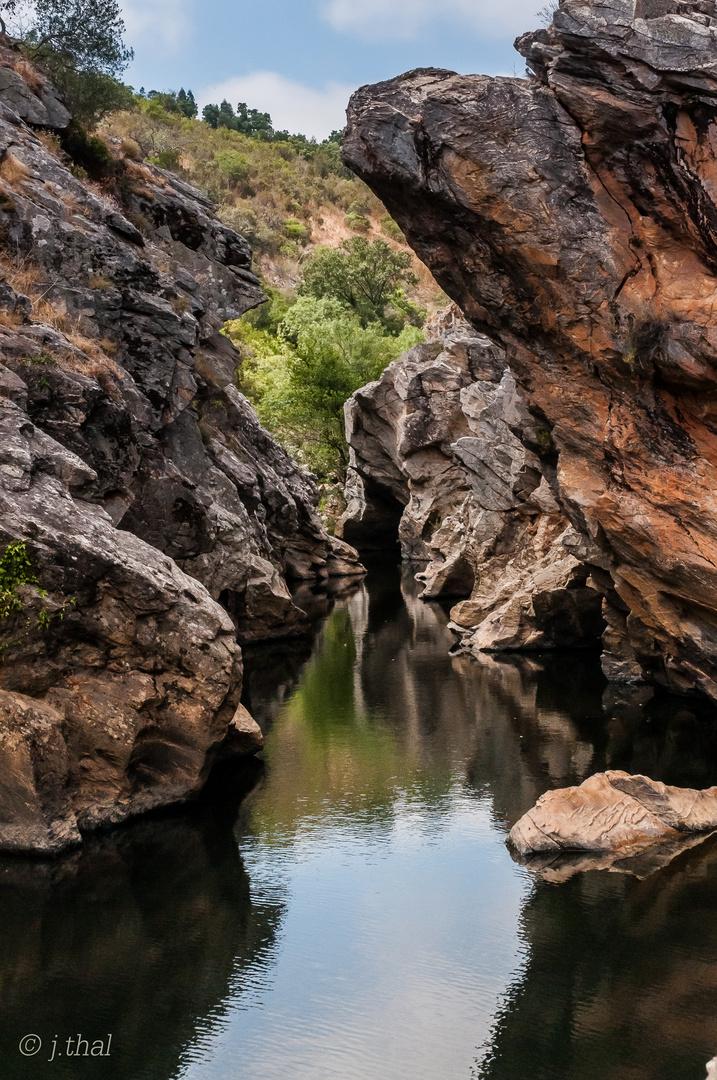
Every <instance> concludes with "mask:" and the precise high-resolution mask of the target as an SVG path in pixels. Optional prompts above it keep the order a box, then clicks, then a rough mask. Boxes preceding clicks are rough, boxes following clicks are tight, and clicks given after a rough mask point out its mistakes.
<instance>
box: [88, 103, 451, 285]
mask: <svg viewBox="0 0 717 1080" xmlns="http://www.w3.org/2000/svg"><path fill="white" fill-rule="evenodd" d="M182 94H183V92H180V94H174V93H172V94H169V93H157V92H154V91H152V92H150V94H148V95H146V96H141V95H136V96H135V99H134V102H135V104H134V108H133V109H132V110H129V109H128V110H121V111H117V112H114V113H112V114H111V115H110V116H109V117H107V118H105V120H104V121H103V123H102V124H101V126H100V128H99V133H100V134H105V135H110V136H118V137H119V138H121V139H123V140H124V143H125V146H126V149H127V152H128V153H129V154H130V155H131V154H133V153H134V154H136V156H137V157H141V158H144V159H146V160H148V161H150V162H151V163H152V164H154V165H158V166H159V167H160V168H164V169H170V170H172V171H173V172H176V173H177V174H178V175H179V176H181V177H182V178H183V179H184V180H187V181H188V182H189V183H190V184H193V185H195V186H196V187H198V188H200V189H201V190H203V191H206V192H207V193H208V195H209V196H210V198H211V199H212V200H213V201H214V202H215V203H216V204H217V207H218V214H219V217H220V218H221V220H222V221H224V222H225V224H227V225H229V226H230V227H231V228H233V229H236V231H237V232H239V233H241V234H242V235H243V236H246V238H247V239H248V240H249V242H250V243H251V244H252V246H253V248H254V252H255V271H256V272H257V273H258V274H259V276H261V277H262V279H263V280H264V281H265V282H266V283H267V284H269V285H271V286H275V287H277V288H279V289H281V290H282V291H286V290H289V291H291V290H292V289H293V288H294V287H295V285H296V284H297V282H298V280H299V278H300V277H301V267H302V265H303V263H304V261H305V259H306V257H307V255H308V253H309V252H310V251H311V249H312V247H314V246H319V245H326V246H328V247H338V246H339V244H340V243H341V242H342V241H343V240H345V239H347V238H349V237H351V236H356V235H362V236H366V237H369V238H378V237H381V238H383V239H384V240H387V241H388V242H389V243H390V244H391V245H392V246H393V247H395V248H396V249H400V250H403V251H408V250H409V248H408V246H407V245H406V244H405V241H404V240H403V235H402V233H401V231H400V229H399V228H398V226H397V225H396V223H395V222H394V221H393V220H392V218H391V217H390V216H389V215H388V214H387V212H386V209H385V207H384V206H383V204H382V203H381V202H380V201H379V200H378V199H377V198H376V196H375V195H374V194H373V193H372V192H371V191H369V189H368V187H366V185H365V184H364V183H363V182H362V181H361V180H359V179H358V178H357V177H356V176H354V175H353V174H352V173H351V172H349V170H348V169H347V168H346V167H345V166H344V165H343V164H342V163H341V159H340V157H339V143H340V133H338V132H334V133H333V134H332V136H331V137H330V138H329V139H326V140H324V141H323V142H316V141H314V140H310V139H306V138H305V137H304V136H302V135H290V134H289V133H288V132H275V131H274V130H273V128H272V127H271V118H270V117H269V116H268V114H266V113H258V112H257V111H256V110H247V109H246V106H245V105H243V103H240V105H239V107H238V110H237V113H234V110H233V109H232V107H231V106H229V105H228V104H227V103H226V102H223V103H222V106H224V107H226V109H227V110H228V112H227V113H225V116H224V124H226V122H227V121H229V122H231V121H232V120H233V121H234V122H235V123H236V124H237V125H238V126H243V127H244V128H245V129H247V130H248V131H249V133H248V134H247V133H245V132H243V131H240V130H235V129H233V128H231V127H227V126H224V124H222V123H221V122H220V123H219V124H218V125H217V126H216V127H214V126H212V124H211V122H208V121H207V120H199V119H196V118H195V117H193V116H191V115H188V113H191V112H192V111H193V109H196V106H195V105H194V104H193V98H192V99H191V102H190V103H189V104H188V95H186V94H184V96H183V97H182ZM222 106H214V107H211V106H210V107H208V108H206V109H205V110H204V113H205V115H206V114H207V113H209V120H210V121H212V120H213V119H214V116H213V114H212V112H211V109H212V108H213V109H215V110H216V112H217V113H219V112H220V110H221V108H222ZM242 114H243V117H245V118H246V119H244V123H243V124H242ZM252 114H254V115H253V116H252ZM265 121H268V131H267V130H266V127H263V126H262V125H263V124H264V123H265ZM252 129H253V130H252ZM414 272H415V274H416V276H417V279H418V280H417V283H416V286H415V290H414V296H413V297H412V299H415V300H416V301H417V302H418V303H421V304H423V305H428V306H431V305H432V304H433V303H434V302H435V300H436V298H437V296H438V288H437V286H436V284H435V282H434V281H433V278H432V277H431V275H430V273H429V272H428V270H427V269H426V268H425V267H424V266H423V265H422V264H421V263H419V262H418V260H416V259H415V258H414Z"/></svg>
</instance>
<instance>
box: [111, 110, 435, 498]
mask: <svg viewBox="0 0 717 1080" xmlns="http://www.w3.org/2000/svg"><path fill="white" fill-rule="evenodd" d="M196 113H197V106H196V103H195V101H194V97H193V95H192V94H191V91H190V92H189V93H187V92H185V91H184V90H181V91H180V92H179V93H172V94H168V93H157V92H150V93H149V94H145V93H144V91H142V92H141V93H140V94H138V95H136V96H135V99H134V107H133V108H132V109H125V110H121V111H117V112H114V113H112V114H111V115H110V116H108V117H107V118H106V119H105V120H104V122H103V123H102V124H101V126H100V128H99V129H98V132H99V134H100V135H101V136H102V137H104V138H105V139H110V140H114V145H116V143H117V141H118V140H119V141H120V144H121V148H122V152H123V153H124V154H125V155H126V156H127V157H129V158H130V159H131V158H132V157H134V158H136V159H137V160H141V159H145V160H147V161H149V162H150V163H151V164H153V165H156V166H158V167H160V168H164V169H168V170H170V171H172V172H175V173H176V174H178V175H179V176H180V177H181V178H182V179H184V180H187V181H188V182H189V183H191V184H193V185H195V186H196V187H198V188H201V189H202V190H204V191H206V192H207V193H208V194H209V196H210V197H211V198H212V199H213V201H214V202H215V203H216V204H217V207H218V215H219V217H220V218H221V220H222V221H223V222H225V223H226V224H227V225H229V226H230V227H231V228H233V229H235V230H236V231H237V232H239V233H241V234H243V235H244V236H246V237H247V239H248V240H249V241H250V243H251V244H252V246H253V248H254V269H255V272H256V273H257V274H258V276H259V277H260V278H261V280H262V283H263V285H264V288H265V290H266V291H267V293H268V295H269V297H270V301H269V303H268V304H267V305H265V306H264V307H262V308H260V309H258V310H257V311H255V312H253V313H250V314H249V315H248V316H245V317H244V318H243V319H240V320H236V321H234V322H232V323H230V324H228V326H227V328H226V332H227V333H228V334H229V336H230V337H231V339H232V340H233V341H234V343H235V344H236V345H237V347H238V348H239V350H240V352H241V354H242V358H243V363H242V365H241V368H240V369H239V370H238V371H237V384H238V386H239V388H240V389H241V390H242V392H243V393H244V394H245V395H246V396H247V397H248V398H249V400H250V401H251V402H252V404H253V405H254V407H255V408H256V410H257V412H258V413H259V416H260V418H261V420H262V422H263V423H264V425H265V426H266V427H267V428H268V429H269V430H270V431H271V432H272V433H273V434H274V435H275V436H276V437H277V438H278V439H279V440H280V441H281V442H282V443H283V445H284V446H285V447H286V448H287V449H288V450H289V451H290V452H291V453H292V454H293V455H294V456H295V457H296V458H297V459H298V460H299V461H300V462H301V463H302V464H303V465H304V466H305V467H306V468H308V469H310V470H311V471H313V472H315V473H316V474H317V476H318V478H319V480H320V481H321V482H322V483H323V484H325V485H327V490H328V491H329V493H331V491H332V490H333V489H338V487H339V486H340V485H341V484H342V483H343V481H344V479H345V475H346V466H347V463H348V448H347V446H346V442H345V439H344V431H343V404H344V402H345V401H346V400H347V398H348V397H350V395H351V394H352V393H353V392H354V390H356V389H358V387H359V386H362V385H363V384H365V383H366V382H369V381H371V380H373V379H376V378H378V377H379V376H380V374H381V372H382V371H383V370H384V368H385V367H386V365H387V364H389V363H390V362H391V361H392V360H394V359H396V357H398V356H399V355H400V354H401V352H403V351H404V350H405V349H406V348H409V347H410V346H411V345H413V344H415V343H416V342H417V341H420V340H422V339H423V332H422V329H421V328H422V326H423V323H424V322H425V319H426V315H427V313H428V311H429V310H431V309H435V308H436V307H437V306H439V304H440V302H441V300H442V299H443V295H442V294H441V293H440V291H439V289H438V287H437V286H436V284H435V282H434V281H433V278H432V277H431V275H430V274H429V273H428V271H427V270H426V268H425V267H423V266H422V264H421V263H419V262H418V260H417V259H416V258H415V256H414V255H413V253H412V252H411V251H410V250H409V248H408V246H407V245H406V244H405V242H404V240H403V235H402V233H401V231H400V229H399V228H398V226H397V225H396V224H395V222H394V221H393V220H392V219H391V218H390V216H389V215H388V214H387V213H386V210H385V208H384V206H383V205H382V204H381V203H380V202H379V200H378V199H377V198H376V197H375V196H374V195H373V194H372V193H371V192H370V191H369V190H368V188H367V187H366V186H365V184H363V183H362V182H361V181H360V180H359V179H358V178H357V177H355V176H354V175H353V174H352V173H350V172H349V170H348V169H346V167H345V166H344V165H343V164H342V162H341V159H340V156H339V144H340V133H338V132H334V133H333V134H332V136H331V137H330V138H329V139H326V140H324V141H323V142H321V143H319V142H316V141H314V140H309V139H306V138H305V137H304V136H302V135H290V134H289V133H288V132H286V131H279V132H277V131H275V130H274V128H273V126H272V123H271V117H270V116H269V114H268V113H261V112H258V111H257V110H250V109H247V107H246V105H245V104H243V103H240V104H239V105H238V107H237V110H236V112H235V111H234V109H233V108H232V107H231V106H230V105H229V104H228V103H227V102H222V103H221V105H219V106H216V105H210V106H207V107H206V108H205V109H204V112H203V116H204V119H202V120H199V119H197V118H196ZM334 502H335V498H334ZM339 509H340V507H339Z"/></svg>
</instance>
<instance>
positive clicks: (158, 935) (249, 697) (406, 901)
mask: <svg viewBox="0 0 717 1080" xmlns="http://www.w3.org/2000/svg"><path fill="white" fill-rule="evenodd" d="M313 603H314V605H317V604H321V603H324V604H325V605H326V608H327V610H328V608H330V607H331V606H332V604H331V603H328V602H326V601H325V600H322V599H321V598H314V601H313ZM453 643H454V639H453V638H452V636H451V634H450V632H449V631H448V630H447V615H446V613H445V612H444V611H443V610H442V609H441V608H440V607H439V606H437V605H425V604H422V603H421V602H420V601H418V600H417V599H416V588H415V584H414V583H413V581H412V578H411V577H410V575H408V574H404V576H403V579H401V577H400V575H399V574H398V572H395V573H394V572H392V571H391V569H390V568H388V569H384V571H382V572H381V573H374V574H373V575H372V576H371V577H370V578H369V581H368V583H367V586H366V587H362V588H360V589H359V590H358V591H357V592H356V593H355V594H354V595H353V596H351V597H349V598H344V599H342V600H337V601H335V602H334V603H333V610H331V611H330V613H329V614H327V615H326V616H325V618H324V619H323V621H320V622H318V623H317V625H316V628H315V634H314V638H313V640H307V641H298V642H293V643H274V644H273V645H271V646H270V647H266V648H263V649H262V648H258V649H254V650H252V651H250V652H249V653H248V654H247V658H246V660H247V671H246V703H247V705H248V706H249V707H250V708H251V709H252V711H253V713H254V715H255V716H257V718H258V719H259V720H260V722H261V723H262V725H263V726H264V728H265V730H266V731H267V745H266V751H265V771H264V773H263V775H261V776H260V777H259V779H258V783H256V786H254V787H253V789H252V790H250V791H249V794H248V795H246V791H247V790H248V789H250V788H251V783H252V782H253V780H252V778H251V777H249V776H247V775H246V774H244V773H242V772H237V773H236V774H235V773H233V772H225V773H224V774H223V775H222V776H218V777H217V778H216V779H215V781H214V783H213V786H212V789H211V790H210V792H209V793H208V796H207V799H206V800H205V803H204V804H203V805H202V806H201V807H198V808H196V809H194V810H193V811H191V812H187V813H182V814H180V815H175V816H172V817H165V818H163V819H158V820H153V821H144V822H141V823H138V824H137V825H135V826H133V827H131V828H127V829H123V830H120V831H118V832H116V833H114V834H111V835H108V836H105V837H101V838H97V839H95V840H93V841H92V842H91V843H90V844H89V845H88V846H87V847H86V849H84V850H83V851H82V852H78V853H75V854H73V855H71V856H70V857H69V858H67V859H63V860H61V861H58V862H55V863H47V862H45V863H36V862H33V861H29V860H28V861H22V860H11V859H4V860H2V861H0V1003H1V1009H0V1078H1V1080H35V1078H44V1077H57V1078H58V1080H66V1078H70V1077H72V1078H76V1080H94V1078H100V1077H103V1078H108V1080H120V1078H122V1080H168V1078H170V1077H171V1078H180V1077H181V1078H186V1080H284V1078H286V1080H289V1078H291V1080H662V1078H665V1080H667V1078H670V1080H688V1078H694V1080H704V1075H705V1068H704V1066H705V1062H706V1061H707V1060H708V1058H710V1057H712V1056H713V1055H714V1054H715V1053H717V844H715V842H713V841H707V842H706V843H705V844H703V845H701V846H700V847H697V848H695V849H693V850H691V851H689V852H686V853H684V854H683V855H681V856H679V857H678V858H677V859H676V860H675V861H674V862H673V863H672V864H670V865H669V866H668V867H666V868H665V869H663V870H661V871H660V872H658V873H657V874H655V875H653V876H652V877H650V878H647V879H646V880H644V881H638V880H636V879H634V878H630V877H627V876H623V875H620V874H614V873H605V872H595V871H594V872H590V873H585V874H580V875H577V876H576V877H574V878H572V879H571V880H569V881H566V882H564V883H563V884H560V885H551V884H547V883H546V882H544V881H541V880H539V879H537V878H536V877H535V876H534V875H533V874H532V873H531V872H530V871H529V870H526V869H524V868H522V867H519V866H517V865H516V864H515V863H514V862H513V861H512V859H511V857H510V855H509V853H508V851H507V849H506V847H505V844H504V840H505V836H506V834H507V831H508V829H509V828H510V826H511V825H512V824H513V822H514V821H515V820H516V819H517V818H518V817H519V816H520V815H521V814H522V813H523V812H524V811H525V810H526V809H528V807H530V806H531V805H532V804H533V802H534V801H535V799H536V798H537V796H538V795H539V794H540V793H541V792H543V791H545V790H546V789H547V788H549V787H559V786H563V785H565V784H568V783H575V782H579V781H580V780H581V779H583V778H584V777H585V776H587V775H589V774H590V773H592V772H594V771H596V770H599V769H601V768H604V767H606V766H611V767H619V768H626V769H629V770H630V771H642V772H647V773H648V774H649V775H651V776H653V777H656V778H660V779H664V780H666V781H669V782H673V783H680V784H691V785H695V786H705V785H707V784H711V783H715V782H717V737H716V734H715V724H714V720H713V716H712V715H711V714H710V713H709V712H708V711H706V710H700V709H697V708H696V707H695V706H694V704H690V703H689V702H686V701H678V700H675V699H672V700H668V699H660V700H655V699H653V700H649V694H648V693H646V692H644V691H643V692H632V693H627V694H615V693H606V692H605V685H604V682H603V680H602V678H601V676H600V673H599V665H598V663H597V660H596V658H595V657H591V656H584V655H578V654H567V653H566V654H564V655H562V656H553V657H548V656H542V657H538V656H534V657H532V658H523V659H519V658H517V657H516V658H513V659H512V660H510V659H503V660H497V659H491V658H489V657H486V659H485V660H484V661H483V662H480V663H478V662H476V661H473V660H471V659H469V658H466V657H463V656H450V655H449V649H450V648H451V646H452V645H453ZM254 779H256V778H254ZM244 795H245V796H246V797H244V798H243V799H242V796H244ZM28 1034H35V1035H37V1036H39V1037H40V1038H41V1040H42V1049H41V1050H40V1051H39V1052H38V1053H37V1054H36V1055H34V1056H32V1057H23V1055H22V1054H21V1053H20V1050H19V1043H20V1040H21V1039H22V1038H23V1036H25V1035H28ZM110 1034H111V1035H112V1040H111V1043H110V1044H109V1051H110V1052H109V1054H104V1055H103V1056H102V1057H99V1056H98V1057H95V1058H91V1057H89V1056H87V1057H85V1056H83V1055H80V1056H78V1055H77V1054H76V1053H74V1051H75V1050H76V1048H77V1046H78V1043H77V1041H76V1037H77V1036H78V1035H82V1037H83V1038H84V1039H86V1040H87V1041H88V1046H89V1047H91V1046H92V1045H93V1044H94V1045H95V1046H97V1045H98V1043H101V1044H102V1048H103V1049H106V1048H107V1039H108V1036H109V1035H110ZM68 1038H69V1039H70V1040H71V1041H70V1043H69V1046H68V1043H67V1040H68ZM79 1045H80V1046H81V1048H82V1049H84V1044H79ZM53 1046H54V1054H53ZM68 1049H69V1051H70V1055H69V1056H68ZM50 1057H52V1058H53V1060H48V1059H49V1058H50Z"/></svg>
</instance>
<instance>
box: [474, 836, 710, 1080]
mask: <svg viewBox="0 0 717 1080" xmlns="http://www.w3.org/2000/svg"><path fill="white" fill-rule="evenodd" d="M522 936H523V937H524V940H525V942H526V945H527V947H528V959H527V964H526V968H525V971H524V973H523V974H522V975H521V976H520V977H519V978H518V979H517V980H516V982H515V983H514V985H513V986H512V987H511V988H510V989H509V990H508V992H507V994H506V995H505V998H504V1003H503V1005H502V1008H501V1009H500V1011H499V1013H498V1018H497V1021H496V1024H495V1027H494V1030H493V1033H492V1035H491V1038H490V1040H489V1044H488V1047H487V1050H486V1054H485V1057H484V1058H483V1060H482V1062H481V1063H480V1064H479V1065H477V1066H476V1068H475V1070H474V1071H473V1073H472V1076H473V1077H474V1078H475V1080H517V1078H519V1077H526V1078H527V1077H530V1080H578V1078H579V1080H688V1078H689V1080H697V1078H701V1077H703V1076H704V1072H705V1062H706V1061H707V1060H708V1059H709V1058H711V1057H712V1056H713V1054H714V1053H715V1050H716V1049H717V1010H716V1009H715V1003H716V1002H717V841H715V840H714V839H713V840H708V841H706V842H705V844H704V845H702V847H700V848H697V849H693V850H692V851H690V852H687V853H686V854H684V855H682V856H680V857H679V858H678V859H676V860H675V862H674V863H672V864H671V865H670V866H669V867H667V868H666V869H664V870H662V871H660V872H659V873H658V874H656V875H654V876H653V877H651V878H648V879H647V880H645V881H636V880H635V879H634V878H626V877H624V876H622V875H619V874H609V873H601V872H592V873H589V874H583V875H579V876H578V877H576V878H573V879H572V880H570V881H569V882H566V883H565V884H563V885H560V886H557V887H556V886H553V885H547V884H545V883H538V884H536V887H535V890H534V892H533V893H532V894H531V897H530V899H529V900H528V902H527V903H526V906H525V908H524V912H523V917H522Z"/></svg>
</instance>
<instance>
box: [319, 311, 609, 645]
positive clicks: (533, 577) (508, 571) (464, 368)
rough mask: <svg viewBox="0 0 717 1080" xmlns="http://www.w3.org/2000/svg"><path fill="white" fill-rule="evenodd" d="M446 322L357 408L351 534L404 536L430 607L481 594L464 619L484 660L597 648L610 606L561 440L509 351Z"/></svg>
mask: <svg viewBox="0 0 717 1080" xmlns="http://www.w3.org/2000/svg"><path fill="white" fill-rule="evenodd" d="M443 322H444V324H445V325H444V327H443V332H440V333H439V336H438V339H437V340H434V341H431V342H429V343H427V344H425V345H416V346H415V347H414V348H413V349H411V350H410V351H409V352H408V353H405V354H404V355H403V356H402V357H400V358H399V359H398V360H396V361H394V363H392V364H390V365H389V367H388V368H387V369H386V371H385V372H384V373H383V375H382V376H381V378H380V379H379V380H378V381H377V382H375V383H370V384H369V385H368V386H366V387H363V388H362V389H361V390H359V391H357V393H355V394H354V395H353V397H352V398H351V399H350V400H349V402H348V403H347V405H346V431H347V438H348V441H349V445H350V448H351V451H350V466H349V473H348V483H347V494H348V500H347V503H348V504H347V509H346V513H345V514H344V515H343V518H342V519H341V521H340V523H339V526H340V529H341V531H342V533H343V535H344V536H345V537H346V538H348V539H349V540H351V542H353V543H356V544H358V545H359V546H367V545H370V544H375V543H377V542H378V543H380V542H381V541H382V540H383V541H384V542H386V541H388V540H389V539H390V538H392V537H393V538H395V536H396V533H397V534H398V538H399V540H400V543H401V549H402V554H403V556H404V557H405V558H406V559H408V560H409V561H410V562H412V563H419V564H420V570H419V572H418V573H417V575H416V576H417V578H418V579H419V580H420V581H422V582H424V583H425V587H424V590H423V592H422V594H421V595H422V597H423V599H426V600H428V599H435V598H439V597H468V596H470V599H467V600H465V601H463V602H462V603H459V604H457V605H456V606H455V607H454V609H453V611H452V613H451V614H452V619H453V624H452V625H453V628H454V629H455V630H456V631H457V632H459V633H460V634H461V636H462V642H463V645H464V646H465V647H466V648H468V649H471V650H472V651H474V652H480V651H482V650H484V649H544V648H553V647H571V648H574V647H582V646H593V645H594V644H595V640H596V638H597V637H598V636H599V635H600V633H601V632H602V629H603V625H604V623H603V621H602V618H601V610H600V607H601V600H600V596H599V595H598V593H597V592H596V590H595V589H594V588H592V587H591V582H589V581H588V578H589V570H588V568H587V567H586V566H585V564H584V563H583V562H582V561H581V560H580V559H579V558H578V557H576V552H577V553H578V554H580V552H581V549H582V541H581V538H580V535H579V534H578V533H577V532H576V530H575V529H574V528H573V527H572V525H571V524H570V522H569V521H568V519H567V518H566V516H565V514H564V513H563V512H562V511H561V508H560V507H559V505H558V503H557V502H556V499H555V497H554V496H553V493H552V490H551V483H550V481H551V480H552V481H553V482H554V475H555V469H554V462H553V461H552V455H551V454H550V453H549V452H547V453H546V450H548V447H547V445H546V441H545V436H546V435H547V432H546V430H545V428H544V427H541V426H540V425H539V424H537V423H536V421H535V418H534V417H533V416H531V414H530V412H529V410H528V408H527V403H526V400H525V396H524V395H523V393H522V392H521V391H520V389H519V388H518V386H517V385H516V381H515V377H514V376H513V374H512V372H511V371H510V368H509V367H508V365H507V361H506V355H505V349H503V348H502V347H500V346H499V345H496V344H495V343H494V342H492V341H490V340H489V339H488V338H486V337H484V336H482V335H480V334H477V333H476V332H475V331H474V330H472V329H471V328H470V326H468V324H467V323H465V322H464V321H463V320H461V319H460V318H458V319H456V317H455V314H454V313H452V312H448V313H447V316H446V317H445V318H444V320H443ZM435 329H440V328H439V327H436V328H435Z"/></svg>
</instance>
